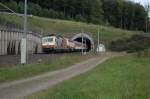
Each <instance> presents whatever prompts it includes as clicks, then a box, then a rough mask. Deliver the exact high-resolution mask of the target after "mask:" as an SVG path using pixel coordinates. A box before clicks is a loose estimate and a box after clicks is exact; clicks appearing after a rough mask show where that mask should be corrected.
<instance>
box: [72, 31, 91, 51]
mask: <svg viewBox="0 0 150 99" xmlns="http://www.w3.org/2000/svg"><path fill="white" fill-rule="evenodd" d="M82 37H83V39H82ZM82 40H83V43H84V44H86V45H87V47H88V48H87V51H91V50H93V49H94V41H93V39H92V38H91V37H90V36H89V35H88V34H86V33H79V34H77V35H75V36H74V37H73V38H72V41H77V42H82Z"/></svg>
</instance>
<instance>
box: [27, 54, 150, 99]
mask: <svg viewBox="0 0 150 99" xmlns="http://www.w3.org/2000/svg"><path fill="white" fill-rule="evenodd" d="M149 71H150V58H137V57H133V56H124V57H116V58H113V59H110V60H108V61H106V62H105V63H103V64H102V65H99V66H98V67H97V68H95V69H94V70H92V71H90V72H88V73H86V74H83V75H80V76H79V77H75V78H73V79H71V80H69V81H65V82H64V83H61V84H58V85H56V86H54V87H52V88H50V89H48V90H44V91H42V92H39V93H35V94H33V95H31V96H29V97H26V98H27V99H150V73H149Z"/></svg>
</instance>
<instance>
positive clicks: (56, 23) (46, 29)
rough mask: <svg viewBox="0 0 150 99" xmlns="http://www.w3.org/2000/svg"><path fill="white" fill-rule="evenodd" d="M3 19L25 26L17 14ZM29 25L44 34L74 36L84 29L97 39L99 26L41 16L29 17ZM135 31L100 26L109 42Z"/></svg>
mask: <svg viewBox="0 0 150 99" xmlns="http://www.w3.org/2000/svg"><path fill="white" fill-rule="evenodd" d="M0 18H1V19H3V20H5V21H8V22H9V23H15V24H18V25H19V26H23V24H22V23H23V18H22V17H18V16H15V15H3V14H2V15H1V16H0ZM28 27H29V28H31V29H33V30H37V31H38V32H41V31H43V34H48V33H60V34H61V35H64V36H67V37H72V36H73V35H75V34H77V33H80V32H81V31H82V30H84V31H85V32H86V33H90V35H91V36H92V37H93V38H94V39H95V41H96V39H97V31H98V28H99V26H98V25H94V24H88V23H82V22H74V21H65V20H59V19H48V18H41V17H36V16H33V17H29V18H28ZM135 33H136V32H134V31H128V30H122V29H118V28H113V27H106V26H100V35H101V38H102V39H101V40H103V41H105V42H109V41H111V40H114V39H118V38H124V37H130V36H131V35H133V34H135Z"/></svg>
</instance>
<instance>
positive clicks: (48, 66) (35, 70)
mask: <svg viewBox="0 0 150 99" xmlns="http://www.w3.org/2000/svg"><path fill="white" fill-rule="evenodd" d="M91 57H94V56H93V55H91V54H89V55H87V56H81V55H80V54H67V55H64V56H63V57H61V58H57V59H53V61H43V62H42V63H36V64H28V65H25V66H22V65H21V66H20V65H18V66H15V67H12V68H10V67H8V68H0V82H6V81H12V80H16V79H23V78H27V77H31V76H35V75H39V74H41V73H44V72H48V71H54V70H58V69H62V68H66V67H69V66H70V65H73V64H75V63H78V62H81V61H83V60H86V59H88V58H91Z"/></svg>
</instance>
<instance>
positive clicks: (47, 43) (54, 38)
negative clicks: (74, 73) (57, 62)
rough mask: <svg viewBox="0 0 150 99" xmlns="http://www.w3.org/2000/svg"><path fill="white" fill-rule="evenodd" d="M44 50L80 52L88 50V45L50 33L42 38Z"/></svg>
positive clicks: (45, 51)
mask: <svg viewBox="0 0 150 99" xmlns="http://www.w3.org/2000/svg"><path fill="white" fill-rule="evenodd" d="M42 50H43V52H44V53H49V52H80V51H82V50H83V51H86V50H87V45H86V44H83V43H81V42H77V41H71V40H69V39H68V38H65V37H62V36H60V35H56V34H50V35H47V36H45V37H43V38H42Z"/></svg>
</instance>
